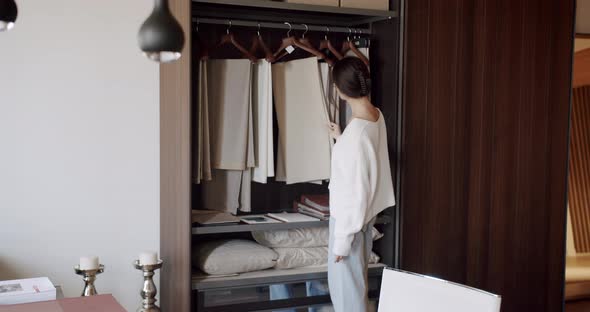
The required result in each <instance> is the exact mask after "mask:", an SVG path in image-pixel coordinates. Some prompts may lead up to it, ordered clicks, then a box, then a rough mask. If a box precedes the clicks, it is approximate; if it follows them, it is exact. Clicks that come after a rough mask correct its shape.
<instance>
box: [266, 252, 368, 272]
mask: <svg viewBox="0 0 590 312" xmlns="http://www.w3.org/2000/svg"><path fill="white" fill-rule="evenodd" d="M275 251H276V253H277V254H278V255H279V258H278V260H277V264H276V265H275V268H276V269H281V270H283V269H294V268H301V267H307V266H322V265H326V264H328V247H312V248H275ZM379 260H380V258H379V256H378V255H377V254H376V253H374V252H371V256H370V257H369V263H379Z"/></svg>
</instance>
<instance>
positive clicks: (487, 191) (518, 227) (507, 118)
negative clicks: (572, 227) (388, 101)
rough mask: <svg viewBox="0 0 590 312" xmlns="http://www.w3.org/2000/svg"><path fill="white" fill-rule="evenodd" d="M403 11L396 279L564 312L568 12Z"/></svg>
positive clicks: (549, 5)
mask: <svg viewBox="0 0 590 312" xmlns="http://www.w3.org/2000/svg"><path fill="white" fill-rule="evenodd" d="M405 5H406V10H405V13H406V24H405V39H406V49H405V64H404V68H405V70H404V90H405V93H404V101H403V104H402V105H403V116H402V118H403V142H402V156H401V171H402V172H401V174H402V182H401V185H402V190H401V194H400V195H401V196H400V198H399V199H400V206H401V208H402V251H401V268H403V269H406V270H409V271H414V272H418V273H423V274H428V275H434V276H437V277H441V278H444V279H449V280H452V281H455V282H459V283H462V284H467V285H470V286H474V287H477V288H482V289H484V290H488V291H491V292H494V293H497V294H500V295H502V297H503V298H502V311H515V312H516V311H561V310H562V304H563V302H562V299H563V285H564V277H563V275H564V253H565V252H564V251H565V247H564V245H565V220H566V193H567V192H566V188H567V183H566V178H567V159H568V157H567V153H568V145H567V142H568V127H569V125H568V123H569V118H568V114H569V109H570V90H571V84H570V77H571V61H572V46H573V20H574V1H573V0H564V1H558V0H546V1H538V0H497V1H484V0H473V1H468V0H451V1H434V0H412V1H406V4H405Z"/></svg>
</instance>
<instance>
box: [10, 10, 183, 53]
mask: <svg viewBox="0 0 590 312" xmlns="http://www.w3.org/2000/svg"><path fill="white" fill-rule="evenodd" d="M0 1H2V0H0ZM138 39H139V47H140V48H141V50H142V51H143V53H144V54H145V56H147V57H148V58H149V59H150V60H152V61H156V62H161V63H167V62H173V61H176V60H178V59H179V58H180V56H181V51H182V47H184V32H183V31H182V27H181V26H180V24H179V23H178V21H177V20H176V19H175V18H174V16H172V12H170V7H169V6H168V1H167V0H155V4H154V10H153V11H152V14H151V15H150V16H149V17H148V18H147V20H146V21H145V22H144V23H143V25H141V28H140V29H139V35H138Z"/></svg>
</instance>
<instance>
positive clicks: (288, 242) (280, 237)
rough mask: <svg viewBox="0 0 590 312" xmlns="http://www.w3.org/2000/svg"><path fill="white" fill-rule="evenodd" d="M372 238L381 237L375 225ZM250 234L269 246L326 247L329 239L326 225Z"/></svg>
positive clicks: (260, 242)
mask: <svg viewBox="0 0 590 312" xmlns="http://www.w3.org/2000/svg"><path fill="white" fill-rule="evenodd" d="M372 235H373V240H378V239H380V238H381V237H383V234H381V233H380V232H379V231H378V230H377V229H376V228H375V227H373V229H372ZM252 236H253V237H254V239H255V240H256V241H257V242H258V243H259V244H261V245H263V246H266V247H270V248H307V247H327V246H328V241H329V231H328V227H327V226H324V227H314V228H303V229H290V230H275V231H253V232H252Z"/></svg>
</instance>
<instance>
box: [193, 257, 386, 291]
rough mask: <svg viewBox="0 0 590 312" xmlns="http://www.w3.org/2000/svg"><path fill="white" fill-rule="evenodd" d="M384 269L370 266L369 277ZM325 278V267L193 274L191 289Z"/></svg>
mask: <svg viewBox="0 0 590 312" xmlns="http://www.w3.org/2000/svg"><path fill="white" fill-rule="evenodd" d="M385 267H386V265H385V264H382V263H379V264H370V265H369V277H374V276H381V274H382V273H383V268H385ZM326 278H328V267H326V266H321V267H306V268H298V269H289V270H277V269H269V270H263V271H256V272H249V273H242V274H240V275H237V276H229V277H210V276H207V275H203V274H202V273H201V274H193V278H192V288H193V290H199V291H204V290H213V289H220V288H222V289H223V288H228V287H244V286H259V285H260V286H263V285H272V284H285V283H298V282H305V281H309V280H318V279H326Z"/></svg>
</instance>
